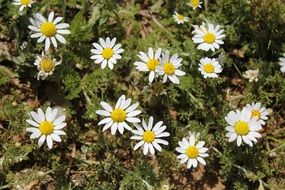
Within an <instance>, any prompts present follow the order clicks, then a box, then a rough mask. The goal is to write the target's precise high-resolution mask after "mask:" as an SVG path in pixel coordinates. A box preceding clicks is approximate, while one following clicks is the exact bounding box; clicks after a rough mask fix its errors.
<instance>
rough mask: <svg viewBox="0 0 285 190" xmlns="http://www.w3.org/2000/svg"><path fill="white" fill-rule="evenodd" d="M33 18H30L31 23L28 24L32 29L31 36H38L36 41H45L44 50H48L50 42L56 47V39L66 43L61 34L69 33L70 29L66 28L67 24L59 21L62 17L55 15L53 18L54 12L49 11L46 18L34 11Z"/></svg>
mask: <svg viewBox="0 0 285 190" xmlns="http://www.w3.org/2000/svg"><path fill="white" fill-rule="evenodd" d="M33 17H34V18H30V22H31V24H32V25H29V26H28V27H29V29H30V30H32V32H33V34H32V35H31V37H32V38H39V39H38V41H37V42H38V43H41V42H43V41H45V50H48V49H49V47H50V44H51V43H52V45H53V46H54V47H55V48H57V40H58V41H59V42H61V43H63V44H65V43H66V40H65V38H64V37H63V36H62V34H70V30H68V29H67V28H68V27H69V24H67V23H59V22H61V21H62V19H63V17H56V18H55V19H54V12H51V13H50V14H49V16H48V19H46V18H45V17H43V16H42V15H41V14H40V13H36V14H35V15H34V16H33Z"/></svg>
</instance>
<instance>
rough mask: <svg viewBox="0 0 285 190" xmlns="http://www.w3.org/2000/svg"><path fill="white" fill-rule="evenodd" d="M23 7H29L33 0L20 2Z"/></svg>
mask: <svg viewBox="0 0 285 190" xmlns="http://www.w3.org/2000/svg"><path fill="white" fill-rule="evenodd" d="M20 2H21V4H22V5H29V4H30V3H31V0H20Z"/></svg>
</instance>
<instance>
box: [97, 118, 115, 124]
mask: <svg viewBox="0 0 285 190" xmlns="http://www.w3.org/2000/svg"><path fill="white" fill-rule="evenodd" d="M111 121H112V118H110V117H107V118H105V119H102V120H101V121H100V122H99V123H98V125H102V124H105V123H109V122H111Z"/></svg>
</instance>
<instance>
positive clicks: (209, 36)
mask: <svg viewBox="0 0 285 190" xmlns="http://www.w3.org/2000/svg"><path fill="white" fill-rule="evenodd" d="M215 40H216V35H215V34H213V33H207V34H205V35H204V41H205V42H206V43H208V44H212V43H213V42H214V41H215Z"/></svg>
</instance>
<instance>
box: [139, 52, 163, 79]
mask: <svg viewBox="0 0 285 190" xmlns="http://www.w3.org/2000/svg"><path fill="white" fill-rule="evenodd" d="M139 53H140V55H138V57H139V58H140V59H141V61H136V62H135V63H134V65H135V66H137V67H136V69H137V70H138V71H144V72H149V75H148V81H149V83H152V82H153V79H154V78H155V76H156V71H157V66H158V65H159V63H160V62H159V60H160V55H161V48H158V49H157V50H156V51H154V50H153V49H152V48H148V53H147V54H146V53H144V52H141V51H140V52H139Z"/></svg>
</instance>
